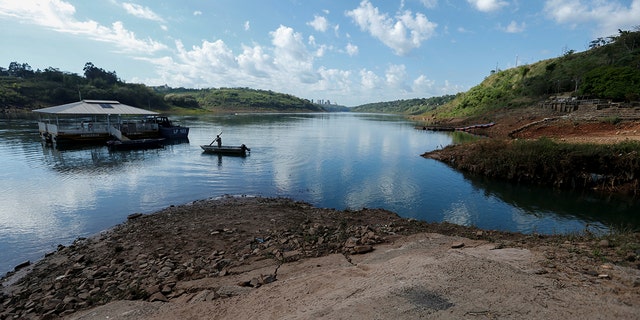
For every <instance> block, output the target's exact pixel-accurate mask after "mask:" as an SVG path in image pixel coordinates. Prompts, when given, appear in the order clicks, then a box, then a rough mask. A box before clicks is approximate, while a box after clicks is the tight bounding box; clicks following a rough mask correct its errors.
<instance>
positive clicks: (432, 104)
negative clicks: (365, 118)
mask: <svg viewBox="0 0 640 320" xmlns="http://www.w3.org/2000/svg"><path fill="white" fill-rule="evenodd" d="M454 98H455V96H454V95H444V96H441V97H432V98H420V99H408V100H395V101H387V102H375V103H368V104H363V105H360V106H357V107H353V108H351V111H354V112H376V113H396V114H406V115H417V114H422V113H424V112H427V111H430V110H433V109H435V108H437V107H439V106H441V105H443V104H445V103H447V102H449V101H451V100H453V99H454Z"/></svg>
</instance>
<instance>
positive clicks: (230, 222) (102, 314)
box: [0, 198, 640, 319]
mask: <svg viewBox="0 0 640 320" xmlns="http://www.w3.org/2000/svg"><path fill="white" fill-rule="evenodd" d="M632 239H635V240H633V243H631V244H630V243H628V242H627V243H620V242H618V241H617V240H616V239H614V238H610V239H604V240H603V239H601V238H591V237H580V236H571V237H566V236H565V237H563V236H539V235H522V234H516V233H503V232H496V231H486V230H478V229H474V228H468V227H462V226H456V225H451V224H447V223H442V224H429V223H425V222H419V221H413V220H407V219H401V218H399V217H398V216H397V215H395V214H393V213H391V212H388V211H385V210H377V209H363V210H359V211H336V210H331V209H319V208H314V207H312V206H309V205H308V204H305V203H300V202H295V201H291V200H287V199H263V198H224V199H218V200H207V201H198V202H196V203H192V204H187V205H182V206H172V207H169V208H167V209H165V210H162V211H161V212H158V213H155V214H150V215H142V216H139V215H134V216H131V219H129V220H128V221H127V222H126V223H123V224H122V225H119V226H117V227H115V228H114V229H112V230H109V231H108V232H105V233H103V234H100V235H97V236H96V237H94V238H90V239H79V240H78V241H76V243H74V244H73V245H71V246H68V247H64V248H63V247H61V248H60V249H59V250H58V251H56V252H55V253H52V254H51V255H48V256H47V257H46V258H44V259H43V260H42V261H41V262H39V263H37V264H36V265H35V266H33V268H32V270H31V271H30V272H29V273H27V275H26V276H25V277H23V278H22V279H21V280H20V281H14V282H12V283H10V282H9V281H8V280H9V279H10V278H5V279H4V284H5V286H4V287H3V288H2V289H3V296H2V299H0V302H1V305H2V306H3V310H2V312H0V318H1V319H11V318H15V317H17V318H21V319H57V318H60V317H62V318H64V319H420V318H436V319H437V318H441V319H525V318H526V319H612V318H616V319H637V318H638V317H639V316H638V315H639V314H640V268H639V267H640V251H638V250H637V249H638V248H639V247H638V244H639V243H640V236H638V235H635V238H632ZM603 241H604V242H603Z"/></svg>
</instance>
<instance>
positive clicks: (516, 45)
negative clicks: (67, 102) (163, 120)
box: [0, 0, 640, 106]
mask: <svg viewBox="0 0 640 320" xmlns="http://www.w3.org/2000/svg"><path fill="white" fill-rule="evenodd" d="M638 25H640V0H627V1H622V0H612V1H603V0H539V1H534V0H526V1H525V0H455V1H454V0H397V1H396V0H384V1H383V0H364V1H343V0H331V1H330V0H182V1H162V0H92V1H86V0H0V39H2V45H1V46H0V66H2V67H4V68H7V67H8V66H9V63H10V62H12V61H17V62H20V63H28V64H29V65H30V66H31V67H32V68H33V69H34V70H36V69H41V70H42V69H45V68H48V67H54V68H58V69H59V70H61V71H66V72H72V73H78V74H83V71H82V68H83V67H84V64H85V63H86V62H92V63H93V64H94V65H95V66H96V67H99V68H102V69H105V70H107V71H115V72H116V73H117V75H118V77H119V78H120V79H122V80H124V81H126V82H129V83H144V84H147V85H164V84H167V85H169V86H171V87H186V88H218V87H249V88H256V89H265V90H273V91H277V92H284V93H289V94H293V95H296V96H298V97H301V98H307V99H314V100H318V99H324V100H327V99H328V100H330V101H331V102H337V103H339V104H342V105H347V106H355V105H360V104H364V103H369V102H378V101H390V100H397V99H409V98H423V97H432V96H441V95H444V94H455V93H457V92H461V91H466V90H468V89H469V88H471V87H473V86H474V85H476V84H478V83H480V82H481V81H482V80H483V79H484V78H485V77H486V76H487V75H489V74H490V71H491V70H493V69H495V68H496V66H497V67H498V68H499V69H507V68H510V67H514V66H516V64H517V65H522V64H528V63H534V62H537V61H540V60H544V59H548V58H553V57H557V56H560V55H562V54H563V52H565V51H567V50H575V51H584V50H586V49H587V47H588V43H589V41H591V40H593V39H595V38H597V37H602V36H609V35H615V34H617V33H618V31H617V30H618V29H623V30H632V29H633V28H634V27H635V26H638Z"/></svg>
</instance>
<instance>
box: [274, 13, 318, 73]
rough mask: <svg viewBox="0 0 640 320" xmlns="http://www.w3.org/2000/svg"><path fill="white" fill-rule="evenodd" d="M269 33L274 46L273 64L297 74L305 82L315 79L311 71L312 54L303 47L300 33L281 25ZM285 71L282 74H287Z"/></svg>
mask: <svg viewBox="0 0 640 320" xmlns="http://www.w3.org/2000/svg"><path fill="white" fill-rule="evenodd" d="M269 35H271V43H272V44H273V46H274V64H275V65H276V66H277V67H278V69H281V70H284V71H287V72H289V73H290V74H291V75H297V76H298V78H299V80H300V81H302V82H305V83H309V82H314V81H317V75H316V74H315V73H314V72H313V55H312V54H310V53H309V51H308V50H307V48H306V47H305V45H304V43H303V41H302V35H301V34H300V33H298V32H295V31H294V30H293V28H290V27H286V26H282V25H281V26H280V27H279V28H278V29H276V31H272V32H270V33H269ZM287 72H285V73H283V75H285V76H289V75H286V73H287Z"/></svg>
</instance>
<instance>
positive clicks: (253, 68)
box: [236, 46, 275, 78]
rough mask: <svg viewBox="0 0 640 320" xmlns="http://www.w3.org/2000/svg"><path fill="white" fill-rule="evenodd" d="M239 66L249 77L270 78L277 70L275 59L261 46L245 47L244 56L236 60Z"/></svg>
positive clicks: (241, 55) (239, 56)
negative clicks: (274, 63)
mask: <svg viewBox="0 0 640 320" xmlns="http://www.w3.org/2000/svg"><path fill="white" fill-rule="evenodd" d="M236 60H237V61H238V66H239V67H240V69H241V70H242V71H244V72H243V74H247V75H249V76H253V77H258V78H268V77H269V74H272V73H273V72H274V70H275V67H274V65H273V59H272V57H271V56H269V55H268V54H267V53H265V51H264V49H263V48H262V47H261V46H255V47H247V46H244V48H243V52H242V54H240V55H238V57H237V58H236Z"/></svg>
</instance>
